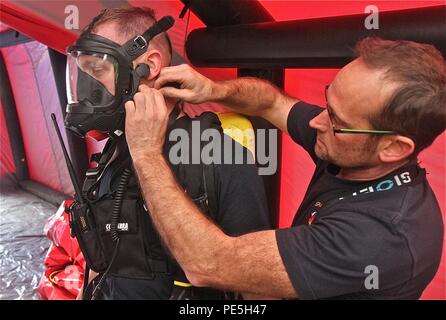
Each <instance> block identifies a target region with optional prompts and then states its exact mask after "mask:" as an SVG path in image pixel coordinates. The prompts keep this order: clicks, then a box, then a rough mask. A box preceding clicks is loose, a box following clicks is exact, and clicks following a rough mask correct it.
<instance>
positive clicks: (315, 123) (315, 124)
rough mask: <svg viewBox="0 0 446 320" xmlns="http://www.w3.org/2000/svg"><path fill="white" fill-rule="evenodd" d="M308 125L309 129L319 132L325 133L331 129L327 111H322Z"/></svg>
mask: <svg viewBox="0 0 446 320" xmlns="http://www.w3.org/2000/svg"><path fill="white" fill-rule="evenodd" d="M309 125H310V127H311V128H313V129H316V130H317V131H320V132H323V133H325V132H327V131H328V130H330V129H331V124H330V119H329V117H328V112H327V110H324V111H322V112H321V113H319V114H318V115H317V116H316V117H314V118H313V119H311V120H310V122H309Z"/></svg>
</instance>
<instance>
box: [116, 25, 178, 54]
mask: <svg viewBox="0 0 446 320" xmlns="http://www.w3.org/2000/svg"><path fill="white" fill-rule="evenodd" d="M174 22H175V20H174V19H173V18H172V17H171V16H166V17H163V18H162V19H161V20H159V21H158V22H157V23H155V24H154V25H153V26H152V27H150V28H149V29H148V30H147V31H146V32H144V33H143V34H141V35H138V36H136V37H135V38H133V39H131V40H129V41H127V42H126V43H124V44H123V45H122V51H123V52H124V53H125V54H126V55H127V56H128V57H129V59H130V60H132V61H133V60H135V59H136V58H138V57H139V56H140V55H142V54H143V53H144V52H146V50H147V46H148V43H149V41H150V40H152V39H153V38H154V37H156V36H157V35H158V34H160V33H162V32H166V31H167V30H169V29H170V28H171V27H172V26H173V24H174Z"/></svg>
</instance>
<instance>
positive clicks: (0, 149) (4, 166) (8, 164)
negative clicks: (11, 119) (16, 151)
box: [0, 101, 16, 181]
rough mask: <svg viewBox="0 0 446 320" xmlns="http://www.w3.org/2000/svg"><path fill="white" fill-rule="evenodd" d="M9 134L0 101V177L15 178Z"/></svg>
mask: <svg viewBox="0 0 446 320" xmlns="http://www.w3.org/2000/svg"><path fill="white" fill-rule="evenodd" d="M9 141H10V140H9V134H8V130H7V128H6V121H5V115H4V113H3V105H2V103H1V101H0V179H1V181H4V180H3V179H6V178H8V177H9V178H10V179H14V180H15V177H14V176H15V170H16V168H15V164H14V158H13V155H12V150H11V145H10V143H9Z"/></svg>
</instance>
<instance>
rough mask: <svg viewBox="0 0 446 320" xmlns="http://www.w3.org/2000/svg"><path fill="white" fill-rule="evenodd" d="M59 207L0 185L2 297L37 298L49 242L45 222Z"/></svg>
mask: <svg viewBox="0 0 446 320" xmlns="http://www.w3.org/2000/svg"><path fill="white" fill-rule="evenodd" d="M56 210H57V208H56V207H55V206H53V205H52V204H49V203H47V202H45V201H44V200H42V199H40V198H38V197H36V196H34V195H32V194H29V193H27V192H25V191H23V190H22V189H19V188H17V187H13V186H6V184H4V183H2V187H1V188H0V299H1V300H6V299H8V300H12V299H16V300H18V299H20V300H22V299H27V300H28V299H37V294H36V288H37V286H38V284H39V280H40V278H41V276H42V272H43V271H44V265H43V260H44V258H45V255H46V253H47V251H48V248H49V246H50V241H49V240H48V239H47V238H46V237H45V235H44V233H43V228H44V225H45V223H46V221H47V219H48V217H50V216H51V215H52V214H54V212H56Z"/></svg>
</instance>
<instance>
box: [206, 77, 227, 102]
mask: <svg viewBox="0 0 446 320" xmlns="http://www.w3.org/2000/svg"><path fill="white" fill-rule="evenodd" d="M210 86H211V90H210V92H211V96H210V99H208V100H210V101H215V102H220V101H222V100H224V99H226V97H227V92H228V89H227V86H226V85H225V82H224V81H212V80H211V83H210Z"/></svg>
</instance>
